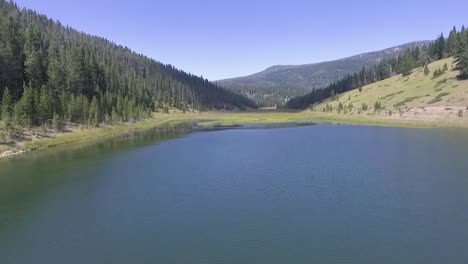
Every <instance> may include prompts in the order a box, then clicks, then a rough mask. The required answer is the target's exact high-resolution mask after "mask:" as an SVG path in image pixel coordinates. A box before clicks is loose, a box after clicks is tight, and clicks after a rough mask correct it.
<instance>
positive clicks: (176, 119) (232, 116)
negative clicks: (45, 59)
mask: <svg viewBox="0 0 468 264" xmlns="http://www.w3.org/2000/svg"><path fill="white" fill-rule="evenodd" d="M457 121H458V120H457ZM180 123H193V124H194V130H198V131H212V130H224V129H262V128H281V127H291V126H308V125H321V124H322V125H327V124H328V125H358V126H381V127H406V128H456V129H463V128H468V122H463V120H459V122H454V121H453V120H449V121H447V122H440V121H437V120H436V121H427V120H416V119H414V120H408V119H405V120H402V119H397V118H384V117H381V116H365V115H354V116H351V115H339V114H333V113H321V112H312V111H307V110H306V111H302V112H286V111H271V112H262V111H255V112H206V113H196V114H193V113H186V114H181V113H175V114H161V115H156V116H154V117H152V118H149V119H145V120H142V121H138V122H136V123H127V124H118V125H114V126H105V127H99V128H88V129H83V130H74V131H71V132H64V133H58V134H54V135H49V137H47V138H42V139H32V140H30V141H23V142H17V144H18V145H17V146H14V147H6V149H4V151H2V152H0V160H3V159H8V158H11V157H15V156H18V155H22V154H25V153H28V152H31V151H40V150H43V149H50V148H54V147H57V146H61V145H66V144H72V143H79V142H88V141H94V140H99V139H103V138H111V137H116V136H120V135H125V134H128V133H132V132H138V131H145V130H148V129H152V128H157V127H161V126H164V125H168V124H175V125H176V124H180Z"/></svg>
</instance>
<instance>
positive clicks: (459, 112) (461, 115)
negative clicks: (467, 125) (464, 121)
mask: <svg viewBox="0 0 468 264" xmlns="http://www.w3.org/2000/svg"><path fill="white" fill-rule="evenodd" d="M458 117H463V110H461V109H460V111H458Z"/></svg>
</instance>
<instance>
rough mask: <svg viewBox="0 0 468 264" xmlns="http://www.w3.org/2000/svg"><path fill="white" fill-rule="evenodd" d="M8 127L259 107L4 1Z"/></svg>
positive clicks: (1, 82)
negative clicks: (170, 112) (170, 109)
mask: <svg viewBox="0 0 468 264" xmlns="http://www.w3.org/2000/svg"><path fill="white" fill-rule="evenodd" d="M0 96H1V102H2V104H1V113H0V118H1V119H2V125H3V126H4V128H6V127H11V126H19V127H26V128H30V127H34V126H52V125H54V126H56V127H57V128H59V127H60V126H62V125H63V124H65V123H67V122H72V123H76V124H86V125H90V126H98V125H99V124H102V123H108V124H112V123H116V122H127V121H132V120H139V119H142V118H146V117H148V116H150V115H151V113H152V112H155V111H164V112H167V111H168V109H169V108H177V109H180V110H182V111H189V110H200V111H204V110H210V109H242V108H246V107H249V108H255V107H256V106H255V103H253V102H252V101H251V100H249V99H247V98H245V97H243V96H241V95H238V94H235V93H233V92H230V91H227V90H225V89H222V88H220V87H218V86H216V85H215V84H212V83H211V82H209V81H208V80H206V79H204V78H202V77H198V76H195V75H192V74H188V73H186V72H183V71H181V70H178V69H176V68H175V67H173V66H171V65H164V64H162V63H159V62H156V61H154V60H153V59H150V58H148V57H145V56H143V55H141V54H137V53H135V52H133V51H131V50H130V49H128V48H126V47H123V46H119V45H117V44H114V43H112V42H110V41H108V40H106V39H104V38H100V37H96V36H91V35H88V34H85V33H82V32H79V31H77V30H75V29H73V28H70V27H67V26H64V25H62V24H61V23H60V22H57V21H53V20H51V19H49V18H47V17H46V16H44V15H40V14H38V13H36V12H34V11H32V10H28V9H22V10H20V9H19V8H18V6H17V5H16V4H15V3H13V2H12V1H5V0H0Z"/></svg>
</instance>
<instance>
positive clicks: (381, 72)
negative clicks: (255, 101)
mask: <svg viewBox="0 0 468 264" xmlns="http://www.w3.org/2000/svg"><path fill="white" fill-rule="evenodd" d="M452 56H454V57H455V62H456V65H457V67H456V70H459V71H460V76H459V77H460V78H468V30H467V29H465V27H464V26H463V27H462V29H461V30H460V31H458V30H457V29H456V27H453V29H452V30H451V31H450V35H449V37H448V38H445V37H444V35H443V34H441V35H440V36H439V37H438V38H437V39H436V40H435V41H433V42H431V43H430V44H428V45H423V46H422V47H415V48H412V49H407V50H406V51H405V52H404V53H403V54H401V55H399V56H398V57H397V58H393V59H388V60H383V61H381V62H380V63H379V64H377V65H375V66H373V67H371V68H368V69H366V68H365V67H363V68H362V70H361V71H360V72H356V73H354V74H351V75H347V76H345V77H344V78H342V79H340V80H338V81H335V82H333V83H331V84H330V85H328V86H327V87H325V88H322V89H314V90H313V91H312V92H310V93H308V94H306V95H304V96H299V97H295V98H293V99H291V100H289V101H288V103H287V106H286V107H287V108H293V109H304V108H307V107H309V106H310V105H312V104H315V103H318V102H321V101H323V100H325V99H327V98H329V97H334V96H336V95H337V94H341V93H344V92H347V91H350V90H353V89H359V90H360V91H361V89H362V87H363V86H365V85H368V84H371V83H374V82H378V81H381V80H384V79H387V78H389V77H391V76H394V75H397V74H402V75H403V76H408V75H410V74H411V73H412V71H413V70H414V69H415V68H417V67H422V66H424V71H425V74H426V75H427V74H429V72H428V71H429V69H428V67H427V65H428V64H429V63H431V62H433V61H437V60H440V59H444V58H448V57H452ZM445 70H447V69H445ZM438 71H439V73H440V72H442V71H444V69H440V70H438ZM439 73H437V72H434V74H435V75H437V74H439Z"/></svg>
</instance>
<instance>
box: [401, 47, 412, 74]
mask: <svg viewBox="0 0 468 264" xmlns="http://www.w3.org/2000/svg"><path fill="white" fill-rule="evenodd" d="M399 64H400V71H401V73H402V74H403V76H408V75H410V74H411V73H412V72H413V68H414V64H413V60H412V58H411V56H410V54H409V53H406V54H405V55H404V56H403V57H402V58H401V62H399Z"/></svg>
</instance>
